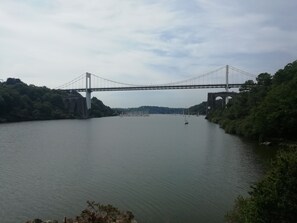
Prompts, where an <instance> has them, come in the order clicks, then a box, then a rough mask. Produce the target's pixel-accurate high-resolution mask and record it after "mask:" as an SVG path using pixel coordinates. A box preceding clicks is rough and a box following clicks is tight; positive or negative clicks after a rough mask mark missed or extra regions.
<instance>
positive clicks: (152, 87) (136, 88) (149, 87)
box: [63, 84, 243, 92]
mask: <svg viewBox="0 0 297 223" xmlns="http://www.w3.org/2000/svg"><path fill="white" fill-rule="evenodd" d="M242 85H243V84H228V86H229V88H239V87H241V86H242ZM207 88H226V84H201V85H146V86H129V87H104V88H90V89H88V91H91V92H94V91H141V90H174V89H207ZM63 91H78V92H86V88H74V89H63Z"/></svg>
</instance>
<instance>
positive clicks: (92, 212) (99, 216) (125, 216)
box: [26, 201, 137, 223]
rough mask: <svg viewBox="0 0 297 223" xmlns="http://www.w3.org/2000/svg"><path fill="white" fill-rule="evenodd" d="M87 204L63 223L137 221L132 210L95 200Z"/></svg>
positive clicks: (39, 222)
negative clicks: (77, 213) (120, 208)
mask: <svg viewBox="0 0 297 223" xmlns="http://www.w3.org/2000/svg"><path fill="white" fill-rule="evenodd" d="M87 204H88V206H87V208H86V209H85V210H83V211H82V212H81V214H80V215H79V216H77V217H75V218H74V219H72V218H66V217H65V218H64V220H63V223H113V222H117V223H137V222H136V221H135V220H134V215H133V214H132V212H130V211H126V212H123V211H120V210H119V209H117V208H116V207H114V206H112V205H110V204H108V205H102V204H99V203H95V202H94V201H92V202H89V201H88V202H87ZM26 223H58V221H57V220H46V221H43V220H41V219H34V220H32V221H27V222H26Z"/></svg>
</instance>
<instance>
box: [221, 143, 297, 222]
mask: <svg viewBox="0 0 297 223" xmlns="http://www.w3.org/2000/svg"><path fill="white" fill-rule="evenodd" d="M251 188H252V191H251V192H250V193H249V194H250V197H248V198H243V197H241V196H240V197H238V198H237V200H236V201H235V205H234V207H233V210H231V211H230V212H229V213H227V215H226V221H227V222H232V223H233V222H234V223H235V222H236V223H241V222H244V223H257V222H261V223H262V222H263V223H265V222H269V223H280V222H281V223H289V222H297V149H296V148H295V149H291V150H289V151H284V150H282V151H280V152H279V154H278V155H277V157H276V160H275V161H274V162H273V163H272V169H271V170H270V171H269V172H268V174H267V175H266V176H265V177H264V179H263V180H261V181H260V182H259V183H257V184H255V185H254V186H252V187H251Z"/></svg>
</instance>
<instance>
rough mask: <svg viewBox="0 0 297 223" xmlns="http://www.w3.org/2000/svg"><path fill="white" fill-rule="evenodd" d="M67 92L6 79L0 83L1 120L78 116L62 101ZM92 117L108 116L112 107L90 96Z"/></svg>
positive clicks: (111, 112)
mask: <svg viewBox="0 0 297 223" xmlns="http://www.w3.org/2000/svg"><path fill="white" fill-rule="evenodd" d="M66 97H67V92H64V91H59V90H52V89H49V88H47V87H37V86H34V85H27V84H25V83H24V82H22V81H21V80H20V79H15V78H8V79H7V80H6V81H5V82H2V83H0V122H17V121H29V120H49V119H69V118H78V116H77V114H73V113H71V112H69V110H68V109H67V108H66V106H65V104H64V101H63V100H64V98H66ZM92 103H93V104H92V105H93V107H94V108H92V110H91V111H90V114H91V116H92V117H102V116H109V115H112V114H113V111H112V109H110V108H109V107H107V106H105V105H104V104H103V103H102V102H101V101H100V100H98V99H96V98H93V99H92Z"/></svg>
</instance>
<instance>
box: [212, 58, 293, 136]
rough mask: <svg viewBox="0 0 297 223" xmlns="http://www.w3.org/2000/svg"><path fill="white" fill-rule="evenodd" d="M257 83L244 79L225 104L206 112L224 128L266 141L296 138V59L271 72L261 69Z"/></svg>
mask: <svg viewBox="0 0 297 223" xmlns="http://www.w3.org/2000/svg"><path fill="white" fill-rule="evenodd" d="M257 83H258V84H257V85H255V84H254V82H253V81H251V80H250V81H247V82H246V83H245V85H244V86H242V87H241V88H240V93H239V94H238V96H237V97H236V98H235V99H234V100H233V101H232V102H231V103H229V104H228V106H227V107H226V108H223V109H218V110H216V111H215V112H213V113H212V114H210V115H209V117H208V118H209V120H211V121H213V122H216V123H219V124H220V125H221V127H223V128H224V129H225V130H226V132H228V133H232V134H237V135H241V136H246V137H251V138H255V139H259V140H260V141H266V140H271V139H286V140H296V136H297V87H296V86H297V61H294V62H293V63H289V64H288V65H286V66H285V68H284V69H281V70H279V71H278V72H276V73H275V75H274V76H272V75H270V74H268V73H261V74H259V75H258V77H257Z"/></svg>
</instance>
